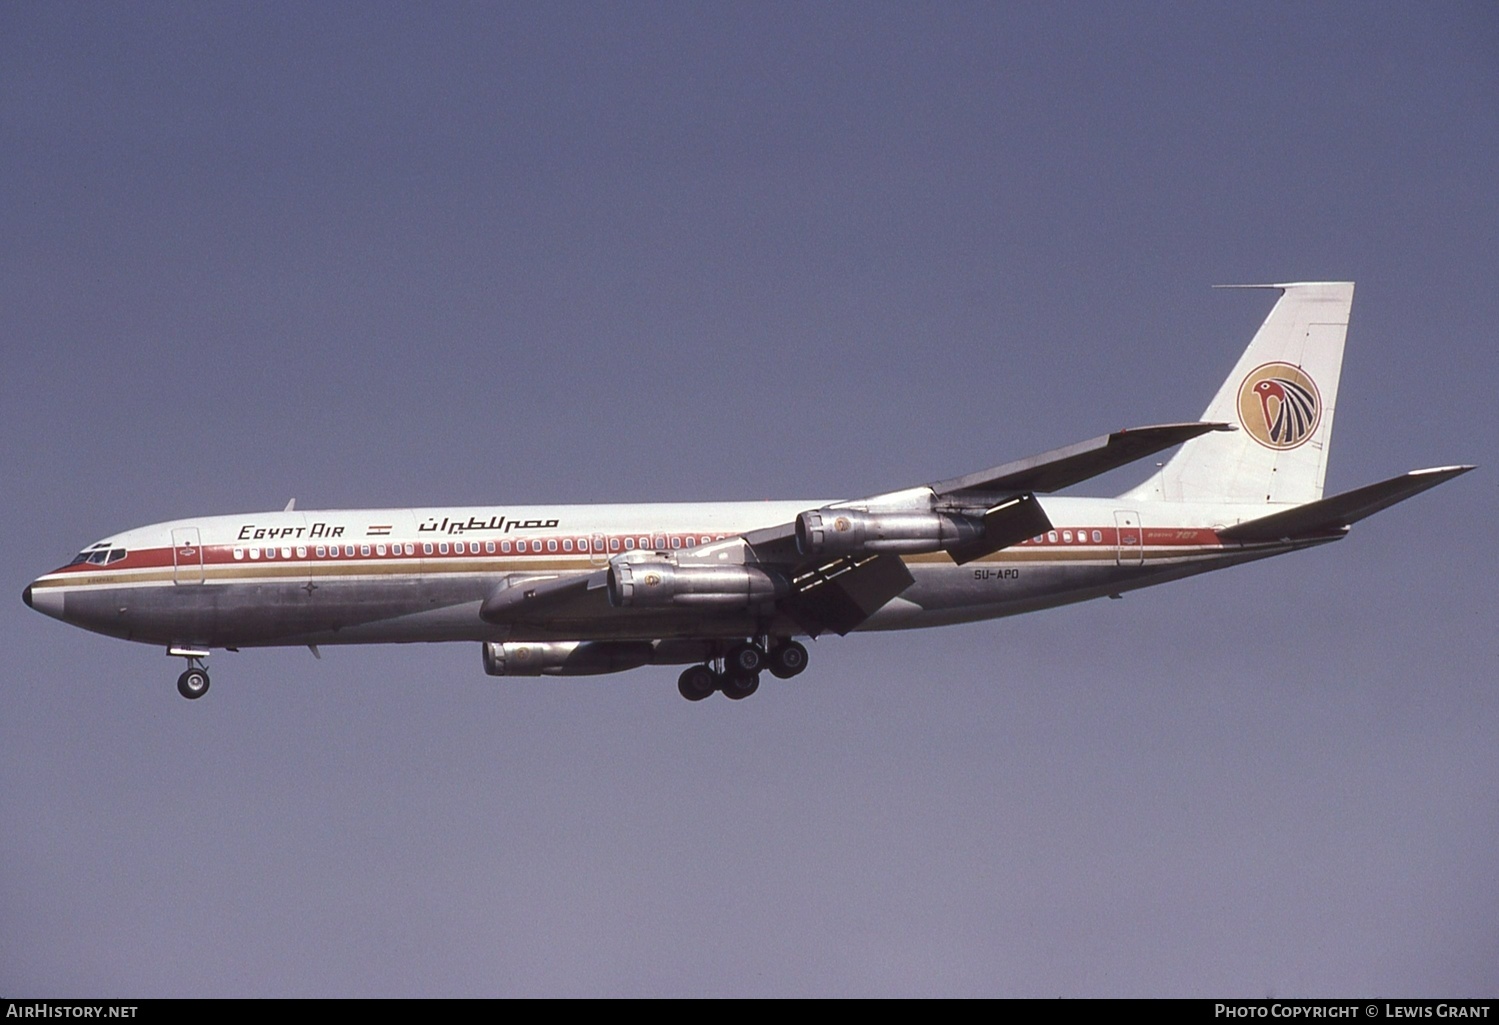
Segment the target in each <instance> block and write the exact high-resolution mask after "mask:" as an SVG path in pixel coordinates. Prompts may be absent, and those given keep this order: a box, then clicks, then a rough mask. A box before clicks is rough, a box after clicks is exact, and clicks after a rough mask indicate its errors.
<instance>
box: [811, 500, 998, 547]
mask: <svg viewBox="0 0 1499 1025" xmlns="http://www.w3.org/2000/svg"><path fill="white" fill-rule="evenodd" d="M983 534H984V524H983V522H982V521H981V520H975V519H971V518H970V517H967V516H955V515H953V514H951V513H934V512H861V511H859V510H857V509H812V510H809V511H807V512H804V513H802V514H801V515H800V516H798V517H797V518H796V547H797V549H798V550H799V551H800V552H801V553H802V554H803V555H858V554H861V553H864V552H868V553H871V554H874V553H883V552H892V553H895V554H897V555H920V554H922V553H924V552H941V551H946V550H947V549H948V548H951V547H952V546H954V545H958V544H963V543H964V542H966V541H974V540H976V539H978V538H980V537H982V536H983Z"/></svg>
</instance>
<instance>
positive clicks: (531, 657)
mask: <svg viewBox="0 0 1499 1025" xmlns="http://www.w3.org/2000/svg"><path fill="white" fill-rule="evenodd" d="M483 648H484V671H485V672H486V673H488V674H489V675H490V676H598V675H600V674H602V673H621V672H624V671H625V670H626V669H635V668H638V667H640V666H643V665H646V664H647V663H649V662H650V661H651V660H652V657H653V654H654V652H653V650H652V647H651V642H650V641H544V642H536V643H531V642H527V641H520V642H514V641H512V642H510V643H508V644H496V643H494V642H489V643H486V644H484V645H483Z"/></svg>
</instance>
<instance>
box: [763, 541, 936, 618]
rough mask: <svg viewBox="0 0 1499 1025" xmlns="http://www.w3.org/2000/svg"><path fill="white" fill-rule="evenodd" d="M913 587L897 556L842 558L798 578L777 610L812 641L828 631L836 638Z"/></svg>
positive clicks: (903, 565) (911, 580)
mask: <svg viewBox="0 0 1499 1025" xmlns="http://www.w3.org/2000/svg"><path fill="white" fill-rule="evenodd" d="M913 583H915V578H913V577H912V576H911V571H910V570H908V569H907V568H906V564H905V563H904V562H902V561H901V559H900V556H898V555H875V556H869V557H866V558H864V559H858V560H856V559H851V558H844V559H839V560H837V561H836V562H833V563H829V564H828V565H826V566H820V567H818V568H816V569H814V570H811V571H810V572H808V573H806V574H803V575H802V576H800V577H798V578H797V579H796V580H795V581H794V582H793V586H794V587H795V591H794V592H793V593H792V594H791V595H789V596H787V597H785V598H783V599H781V603H780V604H781V609H782V610H783V611H784V612H785V613H786V615H788V616H790V617H791V618H792V619H793V620H795V621H796V624H797V625H798V626H800V627H801V628H802V629H803V630H806V631H807V633H809V634H811V635H812V636H813V637H816V636H817V635H818V634H821V633H825V632H827V631H828V630H832V631H833V632H834V633H836V634H838V635H839V636H840V637H841V636H843V635H844V634H847V633H848V632H849V631H851V630H853V629H854V628H855V627H857V626H858V625H859V624H860V623H862V622H864V621H865V620H866V619H868V618H869V617H870V616H872V615H874V614H875V613H876V612H878V611H879V610H880V608H881V607H882V606H884V604H885V603H886V602H888V601H889V600H890V599H891V598H894V597H895V596H896V595H898V594H900V593H901V592H902V591H904V590H905V589H906V588H908V587H910V586H911V585H912V584H913Z"/></svg>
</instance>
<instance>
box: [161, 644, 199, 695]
mask: <svg viewBox="0 0 1499 1025" xmlns="http://www.w3.org/2000/svg"><path fill="white" fill-rule="evenodd" d="M167 654H168V655H172V656H175V657H177V658H185V659H187V671H186V672H185V673H183V674H182V675H181V676H179V677H177V693H178V694H181V695H182V696H183V697H185V698H187V699H188V700H189V701H196V700H198V699H199V698H201V697H202V696H203V695H204V694H207V693H208V667H207V666H206V665H204V664H203V660H204V659H205V658H207V657H208V652H206V651H199V650H197V649H195V648H168V649H167Z"/></svg>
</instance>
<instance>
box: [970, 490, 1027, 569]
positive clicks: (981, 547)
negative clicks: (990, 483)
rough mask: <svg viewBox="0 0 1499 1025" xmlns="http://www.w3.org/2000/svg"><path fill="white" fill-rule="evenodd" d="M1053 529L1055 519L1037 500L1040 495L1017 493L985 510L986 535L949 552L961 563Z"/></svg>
mask: <svg viewBox="0 0 1499 1025" xmlns="http://www.w3.org/2000/svg"><path fill="white" fill-rule="evenodd" d="M1050 529H1051V518H1050V517H1049V516H1047V515H1046V510H1044V509H1042V508H1041V503H1040V502H1038V501H1036V496H1035V495H1032V494H1029V493H1027V494H1024V495H1016V496H1015V497H1014V498H1011V499H1009V500H1007V501H1004V502H1001V503H1000V504H999V505H996V506H995V507H994V508H992V509H990V510H988V511H987V512H985V513H984V533H983V535H982V536H980V537H979V538H978V539H977V540H974V541H969V542H968V543H966V544H961V545H954V546H953V547H952V548H949V549H948V550H947V554H948V555H951V556H952V561H953V562H956V563H957V564H958V565H959V566H961V565H963V564H964V563H968V562H972V561H973V560H974V559H981V558H983V557H984V556H986V555H989V554H990V553H992V552H997V551H999V550H1000V549H1001V548H1008V547H1010V546H1011V545H1012V544H1015V543H1016V542H1017V541H1024V540H1025V539H1026V538H1028V537H1035V536H1036V535H1037V534H1044V533H1046V532H1047V531H1048V530H1050Z"/></svg>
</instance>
